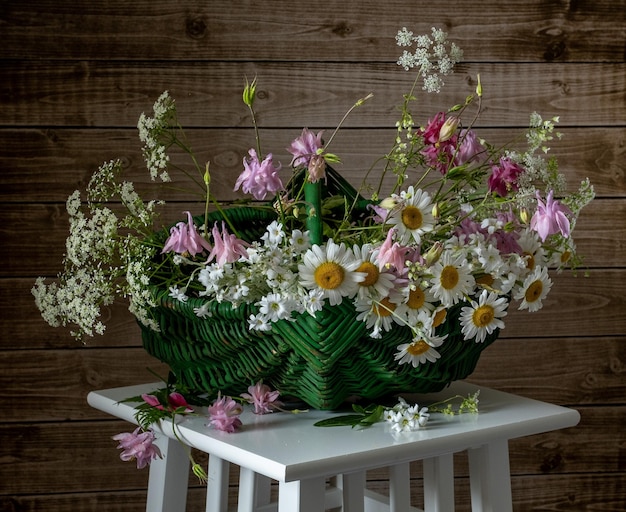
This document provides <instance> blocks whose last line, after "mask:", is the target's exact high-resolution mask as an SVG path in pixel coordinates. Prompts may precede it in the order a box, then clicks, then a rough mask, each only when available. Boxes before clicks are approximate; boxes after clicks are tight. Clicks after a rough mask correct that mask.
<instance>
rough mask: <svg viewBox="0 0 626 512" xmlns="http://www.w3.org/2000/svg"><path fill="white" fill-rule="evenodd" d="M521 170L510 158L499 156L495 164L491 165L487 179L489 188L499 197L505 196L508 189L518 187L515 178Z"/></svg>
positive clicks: (522, 170)
mask: <svg viewBox="0 0 626 512" xmlns="http://www.w3.org/2000/svg"><path fill="white" fill-rule="evenodd" d="M523 172H524V169H523V168H522V167H521V166H520V165H518V164H516V163H515V162H513V161H512V160H511V159H510V158H506V157H502V158H500V162H499V163H498V164H497V165H492V166H491V176H489V181H488V185H489V190H490V191H491V192H495V193H496V194H498V195H499V196H500V197H506V196H507V194H508V193H509V191H511V190H517V189H518V186H517V178H519V176H520V174H522V173H523Z"/></svg>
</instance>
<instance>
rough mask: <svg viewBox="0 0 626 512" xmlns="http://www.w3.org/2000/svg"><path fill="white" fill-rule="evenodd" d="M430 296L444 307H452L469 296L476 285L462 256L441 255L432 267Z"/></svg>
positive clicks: (447, 253)
mask: <svg viewBox="0 0 626 512" xmlns="http://www.w3.org/2000/svg"><path fill="white" fill-rule="evenodd" d="M431 268H432V273H433V278H432V280H431V282H432V284H433V286H432V288H431V292H432V294H433V295H434V296H435V298H436V299H438V300H440V301H441V303H442V304H443V305H444V306H446V307H447V306H452V305H453V304H456V303H457V302H459V300H461V299H463V298H464V296H465V295H469V294H470V293H471V292H472V290H473V289H474V285H475V284H476V282H475V280H474V277H473V276H472V274H471V273H470V268H469V265H468V264H467V260H466V259H465V257H464V256H463V254H462V253H461V254H458V255H456V256H454V255H453V254H452V252H450V251H446V252H444V253H443V255H442V256H441V258H440V259H439V261H437V262H436V263H435V264H434V265H433V266H432V267H431Z"/></svg>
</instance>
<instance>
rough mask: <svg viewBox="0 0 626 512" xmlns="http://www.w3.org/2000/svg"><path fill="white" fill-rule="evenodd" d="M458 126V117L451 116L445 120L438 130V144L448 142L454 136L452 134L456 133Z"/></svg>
mask: <svg viewBox="0 0 626 512" xmlns="http://www.w3.org/2000/svg"><path fill="white" fill-rule="evenodd" d="M458 125H459V118H458V117H456V116H452V117H449V118H448V119H446V120H445V122H444V123H443V124H442V125H441V128H440V129H439V142H445V141H447V140H449V139H450V138H451V137H452V136H453V135H454V132H455V131H456V128H457V126H458Z"/></svg>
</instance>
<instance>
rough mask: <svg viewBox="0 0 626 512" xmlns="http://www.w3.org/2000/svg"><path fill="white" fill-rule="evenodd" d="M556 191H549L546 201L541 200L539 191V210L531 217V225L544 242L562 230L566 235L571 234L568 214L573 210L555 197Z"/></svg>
mask: <svg viewBox="0 0 626 512" xmlns="http://www.w3.org/2000/svg"><path fill="white" fill-rule="evenodd" d="M553 196H554V191H552V190H551V191H550V192H548V197H547V198H546V202H545V203H544V202H543V201H542V200H541V196H540V195H539V192H537V211H536V212H535V214H534V215H533V217H532V219H530V227H531V229H534V230H535V231H536V232H537V233H539V237H540V238H541V241H542V242H545V240H546V238H548V236H550V235H553V234H554V233H558V232H561V234H562V235H563V236H564V237H566V238H567V237H568V236H569V232H570V231H569V227H570V226H569V219H568V218H567V215H571V213H572V212H571V210H570V209H569V208H568V207H567V206H565V205H563V204H561V203H560V202H559V201H556V200H554V199H553Z"/></svg>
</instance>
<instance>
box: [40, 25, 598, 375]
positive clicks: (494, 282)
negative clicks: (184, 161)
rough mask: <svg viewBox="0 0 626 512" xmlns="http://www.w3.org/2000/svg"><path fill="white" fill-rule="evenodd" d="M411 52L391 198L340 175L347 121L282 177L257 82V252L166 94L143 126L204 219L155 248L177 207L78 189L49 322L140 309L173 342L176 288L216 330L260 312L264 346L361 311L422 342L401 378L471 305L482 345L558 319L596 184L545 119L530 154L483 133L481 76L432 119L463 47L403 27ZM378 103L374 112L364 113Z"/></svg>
mask: <svg viewBox="0 0 626 512" xmlns="http://www.w3.org/2000/svg"><path fill="white" fill-rule="evenodd" d="M397 42H398V45H399V46H401V47H402V48H403V53H402V55H401V56H400V58H399V60H398V64H399V65H400V66H402V67H403V68H405V69H406V70H413V71H414V72H415V73H416V79H415V82H414V85H413V89H412V90H411V91H409V93H407V94H406V95H405V97H404V100H403V103H402V105H401V110H400V112H401V114H400V118H399V120H398V122H397V124H396V129H397V132H396V134H395V140H394V141H393V143H392V144H391V148H390V150H389V152H388V153H387V154H386V155H384V166H383V167H382V168H381V169H380V176H377V177H376V183H375V184H373V185H372V184H371V183H369V182H368V176H366V177H364V183H363V184H361V185H360V186H359V187H358V190H354V189H351V187H350V186H348V187H346V186H345V182H342V180H341V177H340V176H339V175H338V173H337V172H336V171H335V170H334V169H333V166H335V165H336V164H338V163H340V161H341V160H340V156H338V155H335V154H334V153H332V152H331V151H332V142H333V140H334V139H335V137H336V136H337V134H338V133H339V128H340V126H341V123H340V124H339V126H338V127H337V129H335V131H334V132H332V133H331V134H330V136H329V137H327V138H325V136H324V133H322V132H319V133H314V132H312V131H310V130H308V129H307V128H304V129H303V130H302V132H301V133H300V134H299V135H298V136H297V137H295V138H294V140H293V141H292V142H291V143H290V144H289V143H286V145H288V144H289V146H288V149H289V152H290V153H291V154H292V155H293V158H292V160H291V162H290V165H291V167H292V169H293V173H292V176H291V177H290V179H289V180H286V181H283V179H282V178H281V164H280V163H278V162H276V161H275V160H274V158H273V155H272V154H271V153H264V152H263V151H262V148H261V141H260V137H259V133H258V129H257V128H258V127H257V124H256V116H255V110H254V105H255V93H256V80H254V81H253V82H252V83H246V86H245V89H244V93H243V101H244V104H245V106H247V108H249V110H250V112H251V114H252V119H253V121H254V129H255V134H256V137H255V139H256V146H255V147H254V148H252V149H250V150H249V152H248V154H247V155H245V156H243V169H242V173H241V175H240V176H239V177H238V178H237V179H236V181H235V183H234V184H233V187H234V189H235V190H241V191H242V192H244V193H245V194H248V195H249V196H251V198H252V199H253V200H254V201H252V199H251V202H250V203H249V204H248V205H246V206H245V207H246V208H255V209H258V210H259V211H262V212H264V214H265V215H266V217H265V218H267V223H266V226H265V229H264V232H263V234H262V236H260V237H259V238H257V239H246V236H244V235H243V234H242V232H241V227H240V226H237V225H235V224H234V223H233V222H231V219H230V217H229V216H228V215H226V212H227V210H226V208H225V205H223V204H221V203H220V202H219V201H218V200H217V198H215V197H214V196H213V194H212V192H211V175H212V174H215V173H216V172H219V169H213V168H211V167H210V166H209V163H206V164H205V163H201V162H198V161H197V160H196V158H195V156H194V154H193V152H192V150H191V148H190V147H189V146H188V144H187V142H186V139H185V137H184V133H183V131H182V129H181V128H180V125H179V122H178V119H177V115H176V104H175V102H174V100H173V99H172V98H171V97H170V96H169V94H168V93H164V94H163V95H162V96H161V97H160V98H159V99H158V100H157V101H156V103H155V105H154V113H153V115H152V116H146V115H143V114H142V116H141V117H140V120H139V125H138V127H139V135H140V139H141V141H142V143H143V153H144V156H145V159H146V163H147V168H148V170H149V172H150V175H151V177H152V179H153V180H160V181H164V182H169V181H171V180H172V179H173V178H172V174H173V171H177V172H178V171H182V172H184V173H186V174H188V176H189V177H191V178H192V179H194V180H195V181H196V182H197V183H198V185H199V186H200V187H201V190H202V193H203V195H204V198H205V206H204V212H186V214H185V218H184V219H183V220H181V221H180V222H179V223H177V224H176V225H174V226H171V227H166V228H162V229H166V230H167V231H166V232H165V234H164V236H162V237H161V238H160V239H158V238H155V237H154V236H153V233H154V231H155V228H157V226H156V220H157V210H158V207H159V206H160V205H161V202H160V201H156V200H152V201H149V202H146V201H144V200H143V199H142V198H140V197H139V196H138V194H137V193H136V192H135V190H134V188H133V185H132V183H130V182H126V181H123V179H122V178H121V174H122V166H121V163H120V162H119V161H112V162H108V163H106V164H104V165H103V166H102V167H101V168H100V169H99V170H98V171H97V172H96V173H95V174H94V176H93V178H92V180H91V182H90V183H89V186H88V188H87V197H86V202H83V201H84V199H83V198H82V197H81V195H80V192H78V191H76V192H75V193H74V194H72V195H71V196H70V198H69V199H68V202H67V210H68V213H69V215H70V236H69V238H68V240H67V249H66V255H65V270H64V272H63V273H61V274H60V275H59V279H58V282H54V283H51V284H47V283H45V282H44V280H43V279H39V280H37V283H36V285H35V287H34V288H33V293H34V295H35V297H36V301H37V305H38V306H39V308H40V310H41V312H42V315H43V316H44V318H45V319H46V320H47V321H48V322H49V323H50V324H51V325H68V324H69V325H74V326H76V329H75V331H74V333H75V335H76V336H77V337H79V338H82V337H83V336H85V335H93V334H94V333H98V334H101V333H102V332H103V330H104V325H103V323H102V322H101V320H100V308H101V307H102V306H104V305H107V304H110V303H111V302H112V301H113V299H114V298H115V297H117V296H122V297H125V298H128V299H129V302H130V310H131V312H132V313H133V314H134V315H135V316H136V317H137V318H138V320H139V321H140V322H141V323H142V324H143V325H144V326H145V327H147V328H149V329H153V330H158V329H159V323H158V322H157V321H156V319H155V318H154V315H153V308H154V307H155V305H156V303H155V298H154V294H153V290H154V287H155V286H158V287H161V288H163V287H165V288H166V289H167V290H169V294H170V296H171V298H172V299H173V300H175V301H178V302H181V303H186V302H187V301H190V300H191V299H193V300H194V304H197V306H194V313H195V315H196V316H197V317H198V318H201V319H202V318H204V319H206V321H207V322H210V321H211V318H210V317H211V311H212V310H211V307H212V306H213V305H215V304H230V305H231V306H232V307H233V308H237V307H239V306H240V305H242V304H246V305H249V306H250V307H251V311H252V312H251V314H250V316H249V318H248V326H247V328H248V329H250V330H252V331H258V332H260V333H263V332H267V331H271V330H272V329H273V326H274V325H275V324H276V322H279V321H287V322H289V321H292V320H293V319H294V318H295V317H297V316H300V315H311V316H315V315H318V314H320V312H321V311H322V310H323V309H324V308H328V307H330V308H332V307H334V306H337V305H339V304H342V303H344V302H345V301H348V302H350V303H351V304H352V305H353V307H354V310H355V317H356V321H358V322H363V324H364V325H365V326H366V328H367V330H368V334H369V337H370V338H372V339H373V340H376V339H377V338H380V337H381V336H382V335H383V334H384V333H385V332H388V331H390V330H393V329H394V328H396V327H398V326H400V327H404V328H408V329H409V330H410V333H411V336H410V338H409V339H407V340H406V342H404V343H401V344H399V345H398V346H397V347H396V352H395V354H394V357H395V360H396V362H397V364H398V365H410V366H412V367H418V366H421V365H429V364H434V363H435V362H436V361H437V360H438V359H439V357H440V347H442V346H443V345H444V344H445V343H446V341H447V334H442V333H441V331H440V330H438V327H439V326H440V325H442V324H443V323H444V322H445V321H446V315H447V313H448V311H449V310H450V308H452V307H455V306H459V305H461V306H462V307H461V313H460V316H459V322H460V329H461V332H462V335H463V337H464V339H465V340H466V342H467V343H472V344H473V343H478V344H480V343H482V342H483V341H484V340H485V339H486V337H487V336H488V335H491V334H492V333H494V332H497V331H498V330H499V329H502V328H504V327H505V322H504V319H505V317H506V315H507V309H508V308H509V307H510V305H511V304H512V303H514V304H515V305H516V306H517V308H519V309H522V310H527V311H529V312H534V311H537V310H538V309H540V308H541V307H542V304H543V301H544V299H545V297H546V295H547V294H548V292H549V291H550V288H551V286H552V281H551V279H550V276H549V273H548V268H550V267H552V268H556V269H561V268H563V267H564V266H576V265H578V264H579V260H580V259H579V257H578V256H577V255H576V248H575V244H574V241H573V239H572V236H571V234H572V231H573V229H574V227H575V224H576V219H577V217H578V215H579V213H580V211H581V209H582V208H583V207H584V206H585V205H586V204H587V203H588V202H590V201H591V200H592V198H593V188H592V186H591V185H590V183H589V182H588V181H584V182H583V183H581V185H580V187H579V189H578V190H577V191H576V192H574V193H568V192H567V190H566V186H565V180H564V178H563V176H562V175H561V174H560V173H559V171H558V168H557V163H556V161H555V160H554V159H552V158H549V156H548V155H547V153H548V147H547V146H548V144H549V143H550V141H551V140H553V138H554V137H558V136H559V134H558V133H557V132H556V128H555V124H556V122H557V121H558V119H557V118H553V119H550V120H544V119H542V117H541V116H540V115H539V114H537V113H533V114H532V115H531V117H530V126H529V128H528V130H527V132H526V139H527V147H526V149H525V150H523V151H519V150H513V149H511V148H507V147H498V146H495V145H493V144H490V143H489V142H488V141H486V140H484V139H482V138H481V137H480V136H479V134H478V133H477V132H476V131H475V130H474V123H475V121H476V119H477V118H478V117H479V116H480V111H481V107H482V101H483V91H482V85H481V82H480V77H478V86H477V87H476V90H475V91H473V93H472V94H470V95H469V96H467V97H466V98H465V100H464V101H462V102H461V103H460V104H458V105H454V106H452V107H451V108H450V109H449V110H448V111H446V112H436V113H433V115H432V117H431V118H430V119H424V120H416V119H414V118H413V116H412V114H411V105H412V104H413V102H415V101H416V94H417V90H418V89H419V88H420V87H419V86H420V84H421V85H422V89H423V90H425V91H426V92H438V91H439V89H440V88H441V87H442V85H443V79H444V77H445V76H446V75H448V74H449V73H451V72H452V69H453V67H454V65H455V64H456V63H457V62H458V61H459V60H460V58H461V55H462V52H461V50H460V49H459V48H458V47H457V46H456V45H454V44H453V43H449V42H448V41H447V39H446V34H445V33H443V32H442V31H440V30H437V29H433V30H432V33H431V34H429V35H423V36H414V35H413V34H412V33H411V32H410V31H408V30H407V29H402V30H401V31H399V33H398V35H397ZM368 99H369V97H365V98H363V99H360V100H358V101H356V102H355V104H354V106H353V107H352V108H350V109H349V110H348V112H347V113H346V116H347V115H348V114H350V113H351V112H352V110H354V109H357V108H361V107H362V106H363V105H365V104H366V103H367V100H368ZM344 119H345V117H344ZM342 122H343V121H342ZM174 148H178V149H182V150H183V151H184V152H185V153H187V154H188V155H189V156H190V162H191V164H190V165H189V167H188V168H182V167H178V166H176V165H174V164H173V163H172V160H171V159H170V156H169V152H170V151H171V150H173V149H174ZM368 174H369V173H368ZM389 180H391V181H392V182H393V183H394V185H393V190H392V192H391V193H390V194H387V195H386V196H385V197H381V194H380V190H381V183H383V182H388V181H389ZM331 185H332V186H331ZM112 201H117V202H119V203H121V205H122V206H123V207H124V211H123V212H120V211H117V210H115V209H114V207H113V206H112ZM239 207H240V206H237V208H239ZM209 211H217V212H224V215H223V217H222V220H221V221H218V222H211V223H209V222H208V220H207V219H208V218H209V215H208V213H209ZM202 213H204V216H202ZM157 231H158V229H157ZM161 232H162V233H163V231H161ZM158 240H164V242H160V241H158Z"/></svg>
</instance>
